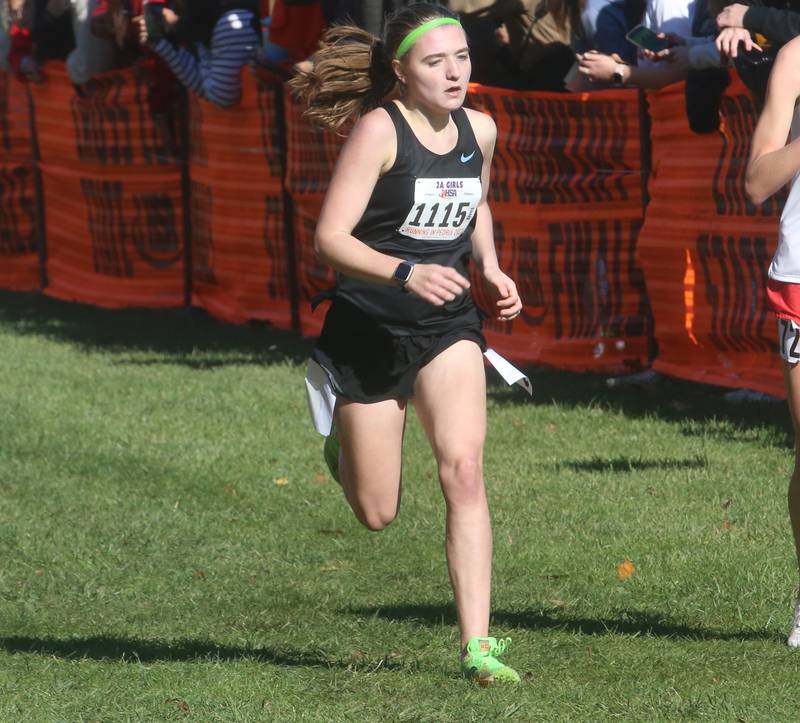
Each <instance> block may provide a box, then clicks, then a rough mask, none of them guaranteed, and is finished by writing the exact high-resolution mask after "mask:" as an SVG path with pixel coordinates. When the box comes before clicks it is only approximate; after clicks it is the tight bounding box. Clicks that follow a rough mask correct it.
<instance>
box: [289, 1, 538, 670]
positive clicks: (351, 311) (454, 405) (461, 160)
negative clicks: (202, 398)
mask: <svg viewBox="0 0 800 723" xmlns="http://www.w3.org/2000/svg"><path fill="white" fill-rule="evenodd" d="M470 70H471V64H470V57H469V47H468V45H467V38H466V35H465V33H464V30H463V28H462V26H461V23H460V22H459V21H458V19H457V17H456V15H455V14H454V13H453V12H451V11H450V10H448V9H447V8H444V7H443V6H441V5H434V4H428V3H416V4H413V5H409V6H408V7H406V8H403V9H402V10H400V11H398V12H397V13H396V14H395V15H393V16H392V17H391V18H390V19H389V20H388V21H387V23H386V26H385V30H384V39H378V38H376V37H375V36H373V35H371V34H369V33H367V32H366V31H363V30H361V29H359V28H356V27H353V26H339V27H334V28H332V29H331V30H329V31H328V32H327V34H326V35H325V36H324V39H323V43H322V45H321V47H320V49H319V50H318V51H317V52H316V53H315V54H314V55H313V56H312V58H311V68H310V70H309V71H307V72H301V73H300V74H298V75H297V76H296V77H295V78H294V79H292V81H290V82H291V86H292V88H293V90H294V92H295V93H296V95H297V96H298V97H299V98H301V99H302V100H303V101H304V102H305V103H306V105H307V110H306V115H307V117H309V118H310V119H311V120H312V121H315V122H316V123H318V124H319V125H322V126H324V127H327V128H330V129H333V130H338V129H341V128H342V127H346V126H348V125H349V124H350V123H351V122H352V121H355V125H354V127H353V128H352V130H351V131H350V133H349V136H348V138H347V142H346V143H345V144H344V146H343V148H342V151H341V153H340V155H339V159H338V162H337V164H336V167H335V169H334V172H333V177H332V178H331V181H330V185H329V188H328V192H327V194H326V196H325V199H324V201H323V205H322V210H321V212H320V216H319V221H318V223H317V228H316V233H315V236H314V247H315V250H316V252H317V255H318V256H319V258H320V259H321V260H322V261H323V262H325V263H327V264H329V265H330V266H332V267H333V268H334V269H335V270H336V271H337V272H338V275H337V285H336V288H335V290H334V291H333V293H332V295H333V302H332V304H331V306H330V308H329V310H328V313H327V316H326V318H325V323H324V326H323V329H322V332H321V334H320V338H319V340H318V342H317V346H316V348H315V350H314V353H313V360H314V362H316V364H318V366H319V367H320V368H321V369H322V370H323V373H324V374H325V375H327V378H328V379H329V380H330V386H331V387H332V389H333V391H334V392H335V394H336V401H335V407H334V412H333V417H334V427H333V429H332V430H331V434H330V435H329V436H328V438H327V440H326V443H325V459H326V462H327V463H328V466H329V468H330V470H331V474H332V476H333V477H334V479H336V480H337V481H338V482H339V483H340V484H341V486H342V489H343V491H344V495H345V498H346V499H347V501H348V503H349V504H350V507H351V508H352V510H353V512H354V514H355V516H356V518H357V519H358V520H359V522H361V523H362V524H363V525H364V526H365V527H367V528H368V529H370V530H373V531H379V530H382V529H383V528H385V527H386V526H387V525H389V524H390V523H391V522H392V521H393V520H394V518H395V516H396V515H397V514H398V511H399V506H400V492H401V476H402V447H403V433H404V430H405V423H406V411H407V408H408V405H409V402H411V403H413V405H414V408H415V410H416V412H417V416H418V418H419V419H420V421H421V423H422V427H423V429H424V430H425V433H426V434H427V436H428V439H429V441H430V444H431V447H432V448H433V452H434V455H435V457H436V462H437V465H438V471H439V483H440V487H441V490H442V492H443V494H444V498H445V502H446V535H445V550H446V556H447V565H448V569H449V572H450V580H451V584H452V588H453V593H454V597H455V605H456V612H457V616H458V623H459V627H460V632H461V636H460V637H461V645H460V659H461V663H460V665H461V670H462V672H463V674H464V675H465V676H466V677H467V678H468V679H470V680H473V681H476V682H478V683H481V684H491V683H518V682H519V680H520V677H519V675H518V674H517V673H516V671H514V670H513V669H512V668H510V667H509V666H508V665H506V664H505V663H503V662H501V660H500V658H501V657H502V656H503V654H504V653H505V651H506V649H507V645H508V641H507V640H502V639H501V640H497V639H496V638H493V637H489V629H488V628H489V609H490V597H491V567H492V528H491V521H490V517H489V507H488V503H487V499H486V489H485V485H484V477H483V444H484V439H485V434H486V377H485V371H484V363H483V356H482V353H481V351H482V349H484V348H485V345H486V342H485V340H484V338H483V334H482V331H481V319H480V314H479V312H478V309H477V307H476V305H475V303H474V301H473V299H472V296H471V294H470V291H469V289H470V282H469V266H470V263H471V262H474V263H475V265H476V267H477V270H478V273H479V274H480V277H481V279H482V281H483V283H484V285H485V287H486V289H487V291H488V292H489V293H490V294H491V295H492V296H493V297H494V299H495V301H496V305H495V309H494V314H495V315H496V317H497V318H498V319H499V320H500V321H503V322H509V321H511V320H512V319H514V318H516V317H517V316H518V315H519V314H520V312H521V310H522V303H521V301H520V298H519V294H518V293H517V289H516V286H515V284H514V282H513V281H512V280H511V279H510V278H509V277H508V276H507V275H506V274H504V273H503V272H502V271H501V269H500V266H499V264H498V259H497V253H496V251H495V247H494V233H493V226H492V216H491V211H490V209H489V205H488V201H487V198H488V188H489V177H490V168H491V161H492V155H493V152H494V145H495V139H496V135H497V130H496V127H495V125H494V121H493V120H492V119H491V117H490V116H488V115H485V114H483V113H479V112H477V111H474V110H468V109H464V108H463V107H462V105H463V103H464V100H465V97H466V93H467V84H468V83H469V79H470ZM395 88H399V98H397V99H396V100H391V101H388V102H384V101H385V98H386V96H387V95H389V94H390V93H392V92H393V90H394V89H395Z"/></svg>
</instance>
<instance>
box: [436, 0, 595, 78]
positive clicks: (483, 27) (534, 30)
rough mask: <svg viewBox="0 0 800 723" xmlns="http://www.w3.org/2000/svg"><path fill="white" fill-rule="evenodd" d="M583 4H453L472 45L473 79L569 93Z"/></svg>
mask: <svg viewBox="0 0 800 723" xmlns="http://www.w3.org/2000/svg"><path fill="white" fill-rule="evenodd" d="M582 3H583V0H538V1H537V0H450V2H449V3H448V5H449V7H450V9H451V10H453V11H455V12H458V13H459V14H460V18H461V23H462V25H463V27H464V30H465V32H466V33H467V36H468V37H469V41H470V52H471V56H472V63H473V65H472V68H473V71H472V78H473V80H474V81H476V82H478V83H484V84H486V85H493V86H497V87H507V88H518V89H521V90H550V91H559V90H564V75H565V74H566V73H567V71H568V70H569V68H570V66H571V65H572V62H573V56H572V50H571V46H572V45H573V44H574V42H575V41H576V38H579V37H580V36H581V34H582V25H581V22H580V16H581V11H582Z"/></svg>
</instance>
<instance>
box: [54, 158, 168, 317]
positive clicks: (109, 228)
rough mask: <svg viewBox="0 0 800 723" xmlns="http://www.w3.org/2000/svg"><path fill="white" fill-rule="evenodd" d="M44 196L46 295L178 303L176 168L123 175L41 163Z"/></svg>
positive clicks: (114, 303) (116, 302)
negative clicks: (171, 170)
mask: <svg viewBox="0 0 800 723" xmlns="http://www.w3.org/2000/svg"><path fill="white" fill-rule="evenodd" d="M42 179H43V184H44V194H45V198H46V199H47V243H48V259H47V273H48V278H49V285H48V288H47V290H46V293H48V294H50V295H52V296H55V297H58V298H61V299H71V300H77V301H82V302H86V303H90V304H96V305H98V306H109V307H121V306H153V307H159V306H175V305H179V304H180V303H181V302H182V300H183V264H182V259H183V234H182V228H183V208H182V204H183V199H182V196H181V176H180V172H179V171H173V172H171V173H163V174H159V176H158V183H156V182H155V180H154V178H153V174H152V172H151V170H150V169H146V168H144V169H135V168H129V169H127V172H126V173H125V174H124V176H120V175H114V174H108V173H103V172H99V173H98V172H93V171H89V170H86V169H83V168H78V169H68V168H64V167H62V166H57V165H52V166H51V165H48V164H42Z"/></svg>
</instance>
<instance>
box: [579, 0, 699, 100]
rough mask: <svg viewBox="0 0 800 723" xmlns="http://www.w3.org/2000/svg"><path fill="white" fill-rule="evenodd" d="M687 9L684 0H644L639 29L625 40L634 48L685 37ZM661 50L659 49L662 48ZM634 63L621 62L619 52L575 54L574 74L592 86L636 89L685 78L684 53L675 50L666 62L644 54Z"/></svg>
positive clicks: (634, 30)
mask: <svg viewBox="0 0 800 723" xmlns="http://www.w3.org/2000/svg"><path fill="white" fill-rule="evenodd" d="M691 6H693V2H688V0H648V2H647V5H646V8H645V13H644V19H643V21H642V23H641V25H640V26H638V27H637V28H634V29H632V30H631V31H630V32H629V33H628V34H627V35H626V38H627V41H628V42H629V43H631V44H633V45H636V46H637V47H640V48H642V47H643V46H646V45H652V46H653V47H656V46H657V45H658V44H659V43H660V42H661V39H663V38H669V37H670V34H672V35H674V36H681V37H686V36H688V35H689V34H690V27H691V22H690V17H691ZM662 50H663V48H662ZM640 55H641V57H640V58H639V59H637V62H636V64H629V63H625V62H624V61H623V58H622V57H621V56H620V54H619V53H611V54H608V53H599V52H596V51H593V50H590V51H588V52H586V53H578V54H577V55H576V58H577V61H578V72H579V73H580V74H581V75H582V76H583V77H584V78H585V79H586V80H587V81H588V82H590V83H593V84H595V85H596V84H598V83H602V84H609V83H610V84H614V85H617V86H626V85H627V86H636V87H639V88H662V87H664V86H665V85H669V84H670V83H676V82H678V81H679V80H683V79H684V78H686V75H687V73H688V71H689V58H688V53H687V52H685V51H684V50H679V49H677V48H676V49H675V52H673V53H671V54H670V56H669V62H667V63H656V62H652V59H651V58H648V57H647V56H646V55H644V54H640Z"/></svg>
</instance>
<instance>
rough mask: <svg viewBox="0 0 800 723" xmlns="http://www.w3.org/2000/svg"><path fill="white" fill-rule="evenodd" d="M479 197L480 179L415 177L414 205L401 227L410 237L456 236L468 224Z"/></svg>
mask: <svg viewBox="0 0 800 723" xmlns="http://www.w3.org/2000/svg"><path fill="white" fill-rule="evenodd" d="M480 200H481V179H480V178H418V179H417V180H416V183H415V184H414V205H413V207H412V208H411V211H410V212H409V214H408V216H406V220H405V221H403V224H402V225H401V226H400V229H399V230H400V233H401V234H403V235H404V236H410V237H411V238H421V239H431V240H435V239H442V240H446V241H449V240H451V239H454V238H458V237H459V236H460V235H461V234H462V233H464V229H465V228H466V227H467V226H468V224H469V222H470V221H471V220H472V217H473V216H474V215H475V210H476V209H477V208H478V204H479V203H480Z"/></svg>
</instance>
